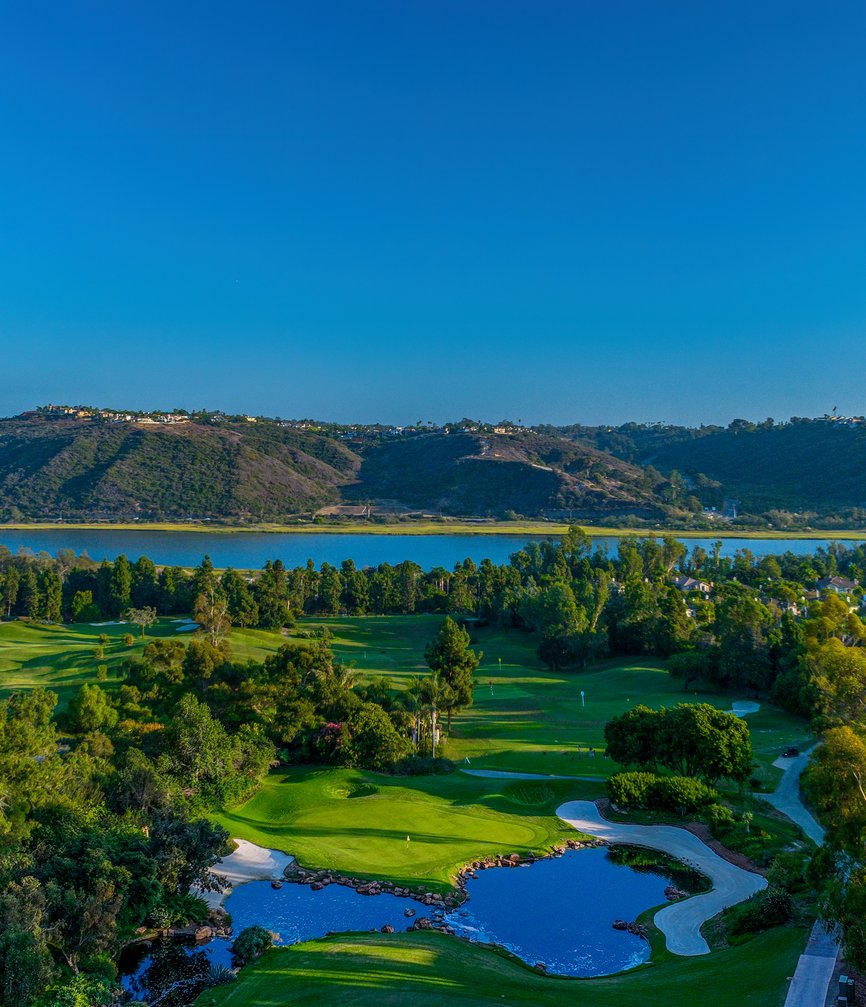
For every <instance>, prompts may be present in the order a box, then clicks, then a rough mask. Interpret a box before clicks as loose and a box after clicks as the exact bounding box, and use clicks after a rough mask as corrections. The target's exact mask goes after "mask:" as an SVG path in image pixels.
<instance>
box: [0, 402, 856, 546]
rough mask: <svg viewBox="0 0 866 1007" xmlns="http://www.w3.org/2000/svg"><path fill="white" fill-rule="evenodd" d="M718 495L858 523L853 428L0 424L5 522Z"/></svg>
mask: <svg viewBox="0 0 866 1007" xmlns="http://www.w3.org/2000/svg"><path fill="white" fill-rule="evenodd" d="M110 415H112V416H114V415H120V414H110ZM726 500H727V501H732V500H733V501H736V508H737V510H738V514H739V525H740V526H741V527H743V526H748V525H749V524H751V525H754V526H760V525H766V524H771V525H773V526H774V527H780V528H804V527H807V526H815V527H824V528H832V527H843V526H844V527H859V526H861V525H863V524H864V523H866V424H860V423H852V422H850V421H832V420H824V421H822V420H794V421H791V422H790V423H785V424H775V423H773V422H772V421H771V420H768V421H765V422H763V423H759V424H753V423H748V422H746V421H743V420H736V421H734V422H733V423H732V424H731V425H730V426H728V427H716V426H708V427H699V428H687V427H675V426H664V425H661V424H635V423H630V424H625V425H623V426H619V427H584V426H571V427H562V428H555V427H538V428H529V429H528V428H523V427H517V426H514V425H511V424H504V425H503V426H501V427H497V428H493V427H491V426H490V425H487V424H481V423H475V422H474V421H469V420H464V421H461V423H459V424H454V425H449V426H446V427H442V428H432V429H428V428H422V427H413V428H407V429H405V430H404V429H400V428H388V427H380V426H366V427H365V426H352V427H346V426H337V425H330V426H329V425H325V424H315V423H309V422H304V423H287V422H280V421H276V420H268V419H264V418H261V417H259V418H257V419H256V421H255V422H251V421H250V418H244V417H234V418H230V417H226V416H224V415H223V414H196V415H194V416H186V415H184V416H183V417H182V418H181V420H179V421H177V422H174V421H172V422H163V423H159V422H155V421H153V420H148V419H146V418H144V417H142V416H136V417H130V416H129V414H126V417H125V419H124V420H115V419H106V418H104V417H101V416H99V415H98V414H96V411H92V414H91V415H87V416H75V415H67V414H65V413H59V414H58V413H57V412H51V411H48V410H41V411H38V412H34V413H27V414H23V415H22V416H18V417H13V418H10V419H0V520H37V521H39V520H58V519H61V520H77V521H83V520H109V521H121V520H130V519H134V520H146V521H154V520H163V521H165V520H184V521H185V520H189V519H202V520H227V521H253V522H256V521H281V520H291V519H293V518H298V517H305V518H306V519H309V518H311V517H312V516H313V515H315V514H317V513H318V512H323V513H324V514H326V515H328V516H339V515H341V514H342V515H354V516H356V517H357V516H359V515H362V516H371V515H372V516H374V517H382V516H387V515H391V516H394V515H406V514H409V513H412V514H414V515H416V516H418V515H429V516H431V517H437V516H440V515H441V516H447V517H465V518H494V519H503V518H511V519H513V518H516V517H526V518H536V519H537V518H551V519H554V520H576V521H581V522H585V523H596V524H606V525H614V526H615V525H617V524H619V525H622V524H637V525H639V524H650V525H657V524H659V523H662V522H664V523H667V524H671V525H679V526H681V527H686V526H692V527H698V528H700V527H706V528H708V529H710V528H711V527H712V520H713V515H712V514H710V516H709V517H708V516H707V509H712V508H718V509H721V508H722V506H723V503H724V502H725V501H726ZM732 511H733V508H732V506H731V505H730V504H729V505H728V509H727V513H728V515H729V516H730V514H731V513H732Z"/></svg>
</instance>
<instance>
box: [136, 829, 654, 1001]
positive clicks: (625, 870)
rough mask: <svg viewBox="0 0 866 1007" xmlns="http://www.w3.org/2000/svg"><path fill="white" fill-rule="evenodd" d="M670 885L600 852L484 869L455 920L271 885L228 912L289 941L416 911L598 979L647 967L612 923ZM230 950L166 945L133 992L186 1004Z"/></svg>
mask: <svg viewBox="0 0 866 1007" xmlns="http://www.w3.org/2000/svg"><path fill="white" fill-rule="evenodd" d="M668 883H669V879H668V878H667V876H666V875H665V874H663V873H662V872H661V871H655V870H646V869H641V870H640V871H637V870H634V869H633V868H631V867H628V866H625V865H623V864H619V863H616V862H615V861H614V860H613V859H612V858H611V857H610V856H609V854H608V851H607V849H605V848H601V847H599V848H590V849H584V850H575V851H569V852H567V853H565V854H564V855H563V856H562V857H558V858H556V859H552V860H541V861H538V862H537V863H535V864H533V865H532V866H527V867H516V868H495V869H491V870H487V871H481V872H479V876H478V877H477V878H475V879H472V880H470V881H469V883H468V892H469V896H470V898H469V901H468V902H466V903H465V904H464V905H463V906H462V907H461V908H460V909H458V910H453V911H449V912H448V913H447V914H444V913H442V912H441V911H440V912H439V913H436V912H434V910H433V909H431V908H429V907H427V906H424V905H422V904H421V903H419V902H416V901H414V900H413V899H406V898H398V897H397V896H395V895H388V894H382V895H374V896H365V895H359V894H358V893H357V892H355V891H354V890H353V889H351V888H346V887H343V886H340V885H329V886H328V887H326V888H324V889H323V890H322V891H319V892H314V891H312V889H311V888H310V887H309V886H308V885H294V884H287V885H283V887H282V888H280V889H274V888H272V887H271V885H270V882H267V881H255V882H251V883H250V884H246V885H241V886H240V887H238V888H237V889H235V891H234V892H233V893H232V894H231V896H230V897H229V898H228V900H227V902H226V906H225V908H226V910H227V911H228V912H229V913H230V914H231V917H232V923H233V927H234V932H235V933H236V934H237V933H240V931H241V930H243V929H244V927H248V926H254V925H259V926H263V927H265V928H266V929H268V930H271V931H273V932H275V933H277V934H278V935H279V942H280V943H282V944H293V943H296V942H298V941H305V940H312V939H313V938H316V937H321V936H323V935H324V934H326V933H327V932H328V931H352V930H354V931H365V930H372V929H375V930H379V929H380V928H381V927H382V926H384V925H385V924H386V923H388V924H390V925H391V926H393V927H394V929H395V930H396V931H398V932H399V931H401V930H406V929H408V927H409V926H410V925H411V924H412V922H413V920H412V919H411V918H407V917H406V915H405V912H404V911H405V910H406V909H407V908H410V909H413V910H415V912H416V914H417V916H425V915H426V916H431V917H433V918H434V919H439V920H444V921H445V922H447V923H448V924H450V926H452V927H453V928H454V930H455V931H456V933H457V934H458V935H459V936H461V937H466V938H468V939H470V940H476V941H482V942H488V943H495V944H500V945H502V946H504V947H506V948H507V949H508V950H509V951H511V952H513V953H514V954H515V955H517V956H518V957H519V958H521V959H523V960H524V961H526V962H528V963H529V964H531V965H533V964H535V963H536V962H544V964H545V965H546V967H547V971H548V972H549V973H551V974H557V975H566V976H597V975H606V974H609V973H612V972H620V971H622V970H623V969H627V968H632V967H634V966H635V965H639V964H641V962H644V961H646V960H647V958H648V957H649V945H648V944H647V943H646V942H645V941H644V940H642V939H641V938H639V937H636V936H634V935H633V934H630V933H627V932H623V931H618V930H614V929H613V928H612V926H611V923H612V922H613V920H615V919H625V920H633V919H635V918H636V917H637V916H638V915H639V914H640V913H641V912H643V911H644V910H645V909H648V908H650V907H651V906H655V905H659V904H660V903H663V902H665V901H666V900H665V896H664V889H665V886H666V884H668ZM229 943H230V942H229V941H225V940H213V941H210V942H209V943H208V944H205V945H199V946H198V947H191V946H187V947H183V946H179V945H178V944H176V943H175V944H172V943H168V942H164V943H163V944H161V945H158V946H157V947H156V948H155V949H153V950H152V951H150V952H142V953H141V954H140V955H139V956H138V957H137V958H136V957H135V956H132V958H127V961H126V962H125V968H126V974H125V975H124V977H123V983H124V986H125V988H126V989H128V990H129V991H130V992H132V993H134V994H137V995H138V996H141V997H150V998H156V997H158V996H160V994H162V993H164V992H165V990H166V989H167V988H168V986H171V985H173V984H176V985H177V989H176V991H175V992H174V993H173V994H172V995H170V996H168V997H166V998H165V999H164V1000H160V1003H161V1004H163V1005H164V1007H182V1005H184V1004H188V1003H190V1002H191V1000H192V999H194V994H195V992H197V991H199V990H200V989H201V979H202V977H203V976H204V975H205V973H206V972H207V969H208V968H209V967H210V965H211V964H212V963H217V964H223V965H228V964H230V961H231V955H230V952H229Z"/></svg>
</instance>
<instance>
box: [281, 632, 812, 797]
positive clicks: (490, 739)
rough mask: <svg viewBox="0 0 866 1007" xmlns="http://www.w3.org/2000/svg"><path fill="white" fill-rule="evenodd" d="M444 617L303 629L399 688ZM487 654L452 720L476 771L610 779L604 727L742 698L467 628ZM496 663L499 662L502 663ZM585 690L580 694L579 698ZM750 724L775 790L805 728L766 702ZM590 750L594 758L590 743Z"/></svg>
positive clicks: (519, 636)
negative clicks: (543, 658) (782, 759)
mask: <svg viewBox="0 0 866 1007" xmlns="http://www.w3.org/2000/svg"><path fill="white" fill-rule="evenodd" d="M441 618H442V617H441V616H432V615H431V616H426V615H412V616H366V617H363V618H333V619H304V620H303V621H302V622H301V623H300V624H299V626H298V629H299V630H308V629H310V628H311V627H314V626H321V625H325V626H327V627H328V629H329V630H330V632H331V633H332V635H333V639H332V645H333V647H334V651H335V653H336V654H337V656H338V657H339V658H340V659H341V660H343V661H345V662H346V663H349V664H351V665H353V666H354V667H355V668H356V669H357V670H358V671H359V672H361V673H362V675H363V676H364V677H368V676H374V675H386V676H388V677H389V678H390V679H391V680H392V682H393V685H394V687H395V688H398V689H402V688H405V687H406V685H407V683H408V682H409V680H410V679H411V677H412V676H414V675H425V674H429V669H428V668H427V665H426V664H425V662H424V647H425V645H426V644H427V643H428V642H429V641H430V640H431V639H432V638H433V636H434V635H435V633H436V630H437V628H438V627H439V624H440V623H441ZM473 643H474V645H475V646H476V647H477V648H478V649H480V650H481V651H483V653H484V660H483V661H482V663H481V665H480V666H479V668H478V670H477V672H476V674H475V680H476V685H475V690H474V703H473V705H472V707H470V708H469V709H467V710H465V711H463V712H462V713H459V714H458V715H457V716H456V717H455V718H454V723H453V728H452V733H451V736H450V737H449V738H448V740H447V742H446V745H445V754H446V755H448V756H449V757H451V758H453V759H455V760H457V761H459V762H461V763H462V764H465V763H464V760H465V759H466V758H469V760H470V763H471V765H472V767H473V768H477V769H503V770H513V771H516V772H527V773H545V774H547V773H551V774H557V775H564V776H573V775H578V776H583V775H591V776H608V775H610V773H612V772H616V770H617V769H618V768H619V767H618V766H617V765H616V764H615V763H612V762H610V761H609V760H608V759H606V758H604V754H603V753H604V725H605V724H606V723H607V721H608V720H610V719H611V718H612V717H614V716H617V715H618V714H621V713H624V712H625V711H626V710H628V709H629V708H631V707H633V706H635V705H637V704H639V703H643V704H645V705H646V706H650V707H654V708H657V707H659V706H668V707H670V706H675V705H676V704H677V703H685V702H689V703H696V702H702V703H711V704H712V705H713V706H717V707H719V708H720V709H723V710H730V708H731V703H732V702H733V701H735V700H740V699H744V698H745V697H743V696H741V695H739V694H735V693H730V692H724V691H722V690H718V689H711V688H706V687H701V688H698V689H695V688H691V689H689V690H688V691H684V690H683V687H682V683H681V682H680V681H679V680H678V679H675V678H671V676H670V675H669V674H668V672H667V671H666V670H665V668H664V665H663V663H662V662H660V661H654V660H652V659H648V658H617V659H612V660H608V661H603V662H599V663H597V664H594V665H592V666H591V667H590V668H587V669H584V670H582V671H581V670H569V671H563V672H551V671H549V670H547V669H546V668H545V667H544V666H543V665H542V664H541V662H540V661H539V660H538V657H537V655H536V653H535V649H536V647H537V640H536V638H535V637H534V636H533V635H532V634H528V633H521V632H519V631H514V630H511V631H506V630H503V629H499V628H497V627H481V628H478V629H475V630H473ZM500 659H501V663H500ZM581 691H583V693H584V698H583V700H582V699H581V695H580V694H581ZM746 722H747V723H748V725H749V728H750V730H751V732H752V743H753V746H754V750H755V756H756V760H757V761H758V763H759V770H758V772H757V775H758V777H759V779H761V781H762V783H764V784H765V786H766V787H767V788H769V789H772V788H773V787H774V786H775V784H776V782H777V781H778V779H779V778H780V775H781V774H780V771H779V770H777V769H774V768H773V767H772V763H773V761H774V760H775V759H776V758H777V757H778V755H779V753H780V752H781V751H782V750H783V749H784V748H785V747H786V746H787V745H790V744H802V743H804V742H805V741H806V740H807V739H808V731H807V729H806V727H805V725H804V723H803V721H801V720H799V719H798V718H796V717H793V716H791V715H790V714H786V713H784V712H783V711H781V710H778V709H777V708H775V707H772V706H769V705H768V704H766V703H762V705H761V709H760V710H759V711H758V712H757V713H753V714H749V715H748V716H747V717H746ZM590 747H592V748H593V749H594V750H595V751H596V753H597V754H596V756H595V757H594V758H590V756H589V748H590Z"/></svg>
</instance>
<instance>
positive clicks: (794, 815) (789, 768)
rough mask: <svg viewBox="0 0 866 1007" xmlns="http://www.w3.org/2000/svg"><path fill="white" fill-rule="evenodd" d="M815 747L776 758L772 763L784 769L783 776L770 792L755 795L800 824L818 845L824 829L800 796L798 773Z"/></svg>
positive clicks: (820, 842)
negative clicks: (796, 753) (793, 755)
mask: <svg viewBox="0 0 866 1007" xmlns="http://www.w3.org/2000/svg"><path fill="white" fill-rule="evenodd" d="M817 747H818V746H817V745H813V746H812V747H811V748H810V749H809V751H808V752H803V754H802V755H798V756H796V757H795V758H793V759H785V758H778V759H776V761H775V762H774V763H773V765H774V766H775V767H776V768H777V769H782V770H784V776H783V777H782V779H781V780H780V781H779V785H778V787H776V789H775V791H774V792H773V793H772V794H757V795H756V796H757V797H760V798H761V800H763V801H766V802H767V803H768V804H772V805H773V807H774V808H775V809H776V810H777V811H781V812H782V814H783V815H787V817H788V818H790V819H791V821H792V822H794V823H795V824H796V825H799V826H800V828H801V829H802V830H803V832H805V833H806V835H807V836H808V837H809V838H810V839H811V840H812V842H813V843H814V844H815V845H816V846H820V845H821V844H822V843H823V842H824V830H823V829H822V828H821V826H820V825H819V824H818V822H817V821H816V820H815V817H814V815H813V814H812V813H811V812H810V811H809V809H808V808H807V807H806V806H805V805H804V804H803V801H802V799H801V797H800V775H801V773H802V772H803V770H804V769H805V768H806V766H807V765H808V764H809V756H810V755H811V754H812V752H814V751H815V749H816V748H817Z"/></svg>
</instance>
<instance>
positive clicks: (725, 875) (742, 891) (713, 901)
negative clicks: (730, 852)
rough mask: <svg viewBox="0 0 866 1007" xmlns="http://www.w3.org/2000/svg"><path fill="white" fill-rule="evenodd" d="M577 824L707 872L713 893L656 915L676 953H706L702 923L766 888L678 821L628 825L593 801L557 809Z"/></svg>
mask: <svg viewBox="0 0 866 1007" xmlns="http://www.w3.org/2000/svg"><path fill="white" fill-rule="evenodd" d="M556 813H557V815H559V817H560V818H561V819H562V820H563V821H565V822H568V824H569V825H571V826H572V827H573V828H575V829H578V830H579V831H580V832H585V833H587V834H588V835H590V836H598V837H599V839H604V840H606V841H607V842H610V843H622V844H626V845H628V846H643V847H646V848H648V849H651V850H661V851H662V853H667V854H669V855H670V856H672V857H676V859H677V860H681V861H682V862H683V863H684V864H688V865H689V867H694V868H696V869H697V870H699V871H700V872H701V874H705V875H706V876H707V877H708V878H709V879H710V881H711V882H712V885H713V888H712V891H709V892H706V893H704V894H703V895H693V896H692V897H691V898H689V899H683V900H682V901H681V902H674V903H672V904H671V905H669V906H665V908H664V909H660V910H659V911H658V912H657V913H656V914H655V919H654V921H653V922H654V923H655V925H656V926H657V927H658V928H659V930H661V932H662V933H663V934H664V935H665V939H666V942H667V947H668V951H671V952H673V954H675V955H688V956H694V955H706V954H709V951H710V948H709V945H708V944H707V942H706V941H705V940H704V938H703V937H702V936H701V927H702V926H703V925H704V923H706V921H707V920H709V919H712V918H713V916H717V915H718V914H719V913H720V912H721V911H722V910H723V909H726V908H727V907H728V906H733V905H736V903H738V902H742V901H743V900H744V899H747V898H749V897H750V896H752V895H754V894H755V893H756V892H759V891H761V889H763V888H766V887H767V882H766V879H765V878H762V877H761V876H760V874H753V873H752V872H751V871H746V870H743V868H742V867H737V866H736V865H735V864H729V863H728V861H727V860H723V859H722V858H721V857H720V856H719V855H718V854H717V853H714V852H713V851H712V850H711V849H710V848H709V846H706V845H704V843H702V842H701V841H700V839H698V837H697V836H694V835H692V833H691V832H687V831H686V830H685V829H680V828H677V827H676V826H673V825H626V824H623V823H620V822H609V821H608V820H607V819H606V818H602V816H601V813H600V812H599V810H598V808H597V807H596V806H595V804H594V803H593V802H592V801H569V802H568V803H567V804H563V805H562V806H561V807H559V808H557V809H556Z"/></svg>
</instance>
